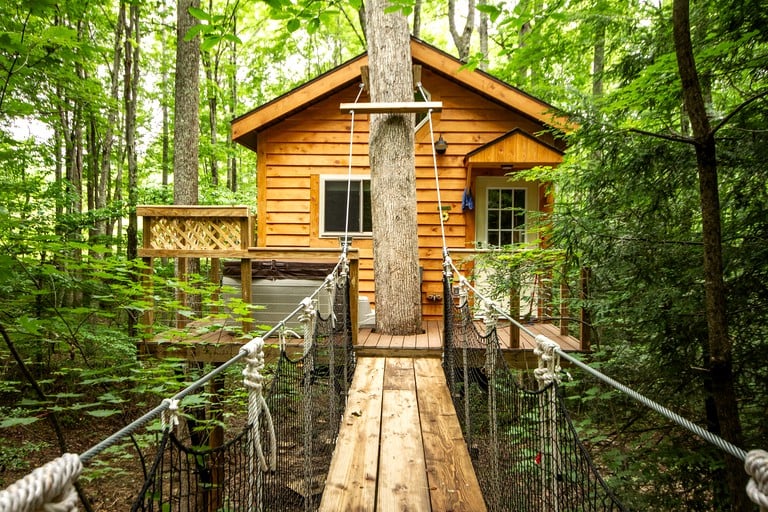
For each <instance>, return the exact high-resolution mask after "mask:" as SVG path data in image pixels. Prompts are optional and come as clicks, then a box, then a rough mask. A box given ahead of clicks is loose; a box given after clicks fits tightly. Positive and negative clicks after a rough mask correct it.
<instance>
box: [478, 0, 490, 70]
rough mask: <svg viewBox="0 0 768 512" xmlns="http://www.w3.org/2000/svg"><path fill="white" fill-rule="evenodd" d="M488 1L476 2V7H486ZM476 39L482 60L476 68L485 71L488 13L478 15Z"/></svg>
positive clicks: (486, 66)
mask: <svg viewBox="0 0 768 512" xmlns="http://www.w3.org/2000/svg"><path fill="white" fill-rule="evenodd" d="M487 3H488V0H478V2H477V4H478V5H486V4H487ZM477 37H478V39H480V53H481V54H483V60H482V61H481V62H480V65H479V66H478V67H479V68H480V69H482V70H483V71H485V70H486V69H487V68H488V13H487V12H481V13H480V26H479V27H478V28H477Z"/></svg>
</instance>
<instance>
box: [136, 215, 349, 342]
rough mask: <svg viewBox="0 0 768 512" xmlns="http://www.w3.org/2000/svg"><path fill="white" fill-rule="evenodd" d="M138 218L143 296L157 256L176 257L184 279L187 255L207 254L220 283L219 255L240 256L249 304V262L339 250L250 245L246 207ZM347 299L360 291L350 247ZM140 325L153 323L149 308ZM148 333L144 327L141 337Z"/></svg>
mask: <svg viewBox="0 0 768 512" xmlns="http://www.w3.org/2000/svg"><path fill="white" fill-rule="evenodd" d="M136 214H137V216H139V217H141V218H142V220H143V233H144V238H143V246H142V247H141V248H140V249H139V251H138V252H139V257H141V258H143V259H144V261H145V264H146V268H147V279H145V283H146V285H145V286H146V287H147V296H148V297H151V294H152V290H151V286H152V284H151V283H152V280H151V279H149V277H150V276H151V274H152V273H153V265H154V259H155V258H175V259H176V260H177V264H176V265H177V266H176V268H177V276H176V277H177V278H178V279H180V280H186V279H187V277H188V261H189V260H190V259H191V258H210V260H211V265H210V269H211V270H210V275H209V279H210V280H211V282H213V283H218V282H219V281H220V279H221V274H220V264H219V263H220V259H222V258H233V259H238V258H239V259H240V282H241V288H240V290H241V298H242V300H243V302H244V303H246V304H250V303H251V299H252V295H253V294H252V287H251V283H252V278H251V275H252V264H253V262H254V261H273V260H274V261H299V262H302V261H307V260H311V261H313V262H327V263H329V264H334V263H335V262H337V261H338V259H339V256H340V254H341V249H340V248H338V249H335V248H334V249H310V248H297V247H253V239H254V236H253V225H254V223H253V217H251V216H250V214H249V212H248V207H246V206H139V207H137V209H136ZM348 256H349V267H350V268H349V272H350V291H349V295H350V297H353V298H356V297H357V295H358V255H357V250H356V249H350V250H349V253H348ZM177 299H178V301H179V302H180V304H181V305H182V306H186V305H187V304H188V297H187V296H186V294H184V293H183V292H179V293H178V295H177ZM350 315H351V323H352V325H357V317H358V303H357V300H350ZM188 322H189V319H188V318H187V317H185V316H183V315H177V316H176V327H178V328H181V327H184V326H185V325H186V324H187V323H188ZM143 323H144V325H146V326H149V327H150V328H151V326H152V324H153V323H154V311H152V310H151V309H148V310H147V311H146V312H145V314H144V319H143ZM251 326H252V323H251V321H250V320H248V319H246V320H243V321H242V329H243V331H244V332H248V331H249V330H250V329H251ZM149 335H151V331H150V330H149V329H148V330H147V332H146V334H145V336H149ZM352 335H353V342H354V343H357V330H356V329H353V330H352Z"/></svg>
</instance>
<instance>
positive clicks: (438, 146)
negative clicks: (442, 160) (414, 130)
mask: <svg viewBox="0 0 768 512" xmlns="http://www.w3.org/2000/svg"><path fill="white" fill-rule="evenodd" d="M446 149H448V143H447V142H446V141H445V139H444V138H443V135H442V134H440V138H439V139H437V141H435V152H436V153H437V154H438V155H444V154H445V150H446Z"/></svg>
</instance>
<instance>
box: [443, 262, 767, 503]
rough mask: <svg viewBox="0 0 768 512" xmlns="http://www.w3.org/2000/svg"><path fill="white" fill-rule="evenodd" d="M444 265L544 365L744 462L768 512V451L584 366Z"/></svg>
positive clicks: (752, 489) (753, 492) (754, 495)
mask: <svg viewBox="0 0 768 512" xmlns="http://www.w3.org/2000/svg"><path fill="white" fill-rule="evenodd" d="M446 254H447V251H446ZM444 266H445V267H446V268H448V267H450V268H451V270H452V271H453V272H455V273H456V274H457V275H458V279H459V283H460V284H461V286H463V287H466V288H467V289H469V290H471V291H472V292H473V293H474V294H475V295H476V296H477V297H478V298H479V299H480V300H481V301H482V302H483V303H484V304H485V305H486V306H487V307H488V308H490V309H492V310H493V311H495V312H496V313H497V314H498V316H500V317H503V318H505V319H507V320H508V321H510V322H511V323H512V324H514V325H515V326H517V327H518V328H519V329H520V330H522V331H523V332H525V333H526V334H528V335H529V336H531V337H532V338H533V339H535V340H536V343H537V348H536V350H535V352H536V354H537V356H539V358H540V359H542V358H544V359H547V361H544V359H542V361H544V363H546V362H549V360H550V359H551V358H552V357H553V356H556V357H560V358H562V359H565V360H567V361H569V362H570V363H571V364H573V365H574V366H577V367H578V368H580V369H582V370H584V371H585V372H587V373H589V374H591V375H592V376H594V377H596V378H597V379H599V380H601V381H603V382H605V383H606V384H608V385H610V386H611V387H613V388H614V389H617V390H618V391H620V392H621V393H624V394H625V395H627V396H629V397H630V398H632V399H633V400H635V401H637V402H639V403H640V404H642V405H644V406H645V407H648V408H649V409H651V410H653V411H655V412H657V413H658V414H661V415H662V416H664V417H665V418H667V419H668V420H670V421H672V422H673V423H675V424H676V425H678V426H680V427H683V428H685V429H686V430H688V431H689V432H691V433H693V434H695V435H697V436H699V437H700V438H701V439H703V440H705V441H707V442H708V443H710V444H712V445H713V446H715V447H717V448H719V449H720V450H722V451H724V452H726V453H728V454H730V455H732V456H733V457H736V458H737V459H739V460H741V461H743V462H744V469H745V471H746V473H747V474H748V475H749V476H750V480H749V483H748V485H747V494H748V496H749V498H750V499H751V500H752V501H753V502H754V503H756V504H758V505H759V506H760V507H761V512H768V452H766V451H764V450H751V451H749V452H747V451H745V450H743V449H742V448H739V447H738V446H736V445H734V444H733V443H731V442H729V441H727V440H725V439H723V438H722V437H720V436H718V435H716V434H713V433H712V432H710V431H708V430H706V429H704V428H702V427H700V426H699V425H697V424H695V423H693V422H692V421H690V420H688V419H686V418H684V417H683V416H681V415H679V414H677V413H675V412H674V411H672V410H670V409H668V408H667V407H664V406H663V405H661V404H659V403H657V402H655V401H653V400H651V399H650V398H648V397H646V396H644V395H642V394H640V393H638V392H637V391H635V390H633V389H632V388H630V387H628V386H626V385H624V384H621V383H620V382H618V381H616V380H615V379H612V378H611V377H609V376H607V375H605V374H604V373H602V372H600V371H598V370H595V369H594V368H592V367H591V366H589V365H588V364H586V363H584V362H583V361H581V360H579V359H578V358H576V357H574V356H572V355H571V354H569V353H567V352H565V351H564V350H562V348H561V347H560V345H559V344H558V343H557V342H555V341H553V340H551V339H550V338H548V337H547V336H545V335H543V334H535V333H534V332H533V331H531V330H530V329H528V328H527V327H526V326H525V325H523V324H522V323H520V322H519V321H518V320H516V319H515V318H512V316H510V315H509V314H508V313H507V312H505V311H504V310H503V309H501V307H499V305H498V304H496V302H495V301H493V300H491V299H489V298H488V297H486V296H484V295H483V294H482V293H480V291H478V290H477V288H475V287H474V286H472V284H471V283H470V282H469V281H468V280H467V279H466V277H464V275H463V274H462V273H461V271H459V269H458V268H456V266H455V265H454V264H453V262H452V261H451V259H450V257H446V260H445V263H444ZM544 363H540V366H541V364H544ZM537 371H539V372H543V371H544V370H543V368H538V369H537ZM548 373H551V371H549V372H548Z"/></svg>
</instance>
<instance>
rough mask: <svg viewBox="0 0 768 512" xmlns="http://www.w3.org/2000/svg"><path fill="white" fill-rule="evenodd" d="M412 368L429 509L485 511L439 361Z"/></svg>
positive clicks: (419, 362) (423, 361)
mask: <svg viewBox="0 0 768 512" xmlns="http://www.w3.org/2000/svg"><path fill="white" fill-rule="evenodd" d="M414 369H415V374H416V386H417V389H418V404H419V412H420V415H421V434H422V437H423V439H424V456H425V461H426V466H427V477H428V479H429V487H430V499H431V505H432V510H441V511H446V512H447V511H454V512H459V511H473V512H480V511H484V510H486V506H485V501H484V499H483V495H482V493H481V491H480V485H479V484H478V481H477V476H476V475H475V471H474V468H473V467H472V461H471V460H470V458H469V452H468V451H467V445H466V443H465V442H464V437H463V435H462V432H461V426H460V425H459V422H458V419H457V417H456V412H455V410H454V408H453V402H452V401H451V396H450V393H449V392H448V387H447V386H446V383H445V376H444V373H443V370H442V368H441V366H440V361H439V360H437V359H427V358H422V359H415V360H414Z"/></svg>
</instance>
